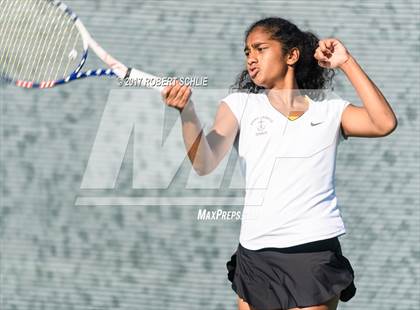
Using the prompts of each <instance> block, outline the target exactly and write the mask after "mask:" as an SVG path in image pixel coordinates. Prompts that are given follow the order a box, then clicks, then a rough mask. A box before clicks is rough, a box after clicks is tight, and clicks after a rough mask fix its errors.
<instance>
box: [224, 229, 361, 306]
mask: <svg viewBox="0 0 420 310" xmlns="http://www.w3.org/2000/svg"><path fill="white" fill-rule="evenodd" d="M226 266H227V269H228V278H229V281H231V282H232V289H233V290H234V291H235V292H236V294H237V295H238V296H239V297H240V298H242V299H243V300H244V301H246V302H247V303H248V304H250V305H251V306H253V307H254V308H255V309H258V310H279V309H282V310H286V309H290V308H295V307H310V306H315V305H320V304H323V303H326V302H327V301H329V300H330V299H332V298H334V297H335V296H338V297H339V298H340V300H341V301H348V300H350V299H351V298H352V297H353V296H354V295H355V294H356V287H355V286H354V282H353V280H354V271H353V268H352V267H351V265H350V262H349V261H348V259H347V258H345V257H344V256H343V255H342V253H341V246H340V242H339V241H338V238H337V237H334V238H331V239H326V240H320V241H315V242H310V243H305V244H301V245H297V246H293V247H288V248H264V249H260V250H248V249H246V248H244V247H243V246H242V245H241V244H239V246H238V249H237V250H236V252H235V253H234V254H233V255H232V257H231V259H230V261H229V262H227V264H226Z"/></svg>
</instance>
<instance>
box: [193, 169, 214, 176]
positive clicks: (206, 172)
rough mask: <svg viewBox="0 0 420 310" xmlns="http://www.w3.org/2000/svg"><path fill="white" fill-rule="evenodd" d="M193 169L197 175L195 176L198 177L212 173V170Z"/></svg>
mask: <svg viewBox="0 0 420 310" xmlns="http://www.w3.org/2000/svg"><path fill="white" fill-rule="evenodd" d="M193 168H194V171H195V173H197V175H198V176H200V177H202V176H205V175H208V174H210V173H211V172H212V171H213V170H212V169H205V168H203V167H193Z"/></svg>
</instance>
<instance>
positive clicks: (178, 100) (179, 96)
mask: <svg viewBox="0 0 420 310" xmlns="http://www.w3.org/2000/svg"><path fill="white" fill-rule="evenodd" d="M187 89H188V86H185V85H184V86H181V88H180V89H179V91H178V93H177V95H176V97H175V99H174V101H175V102H176V103H182V98H183V96H184V93H185V92H186V91H187Z"/></svg>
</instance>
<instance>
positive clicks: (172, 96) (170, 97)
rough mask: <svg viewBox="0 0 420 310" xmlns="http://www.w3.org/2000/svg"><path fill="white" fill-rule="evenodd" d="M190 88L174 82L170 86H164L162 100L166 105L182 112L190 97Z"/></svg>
mask: <svg viewBox="0 0 420 310" xmlns="http://www.w3.org/2000/svg"><path fill="white" fill-rule="evenodd" d="M191 92H192V90H191V87H190V86H188V85H181V83H180V82H179V81H175V83H173V84H172V85H169V86H166V87H165V88H164V89H163V91H162V99H163V101H164V102H165V103H166V105H168V106H170V107H173V108H175V109H177V110H178V111H180V112H181V111H182V110H183V109H184V107H185V106H186V105H187V104H188V102H189V100H190V97H191Z"/></svg>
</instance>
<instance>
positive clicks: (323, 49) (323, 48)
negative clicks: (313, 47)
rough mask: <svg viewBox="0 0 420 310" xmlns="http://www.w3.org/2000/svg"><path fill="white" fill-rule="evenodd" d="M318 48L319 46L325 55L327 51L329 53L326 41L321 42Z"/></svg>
mask: <svg viewBox="0 0 420 310" xmlns="http://www.w3.org/2000/svg"><path fill="white" fill-rule="evenodd" d="M318 46H319V48H320V50H321V52H323V53H325V52H326V51H328V49H327V46H326V45H325V40H321V41H319V42H318Z"/></svg>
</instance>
